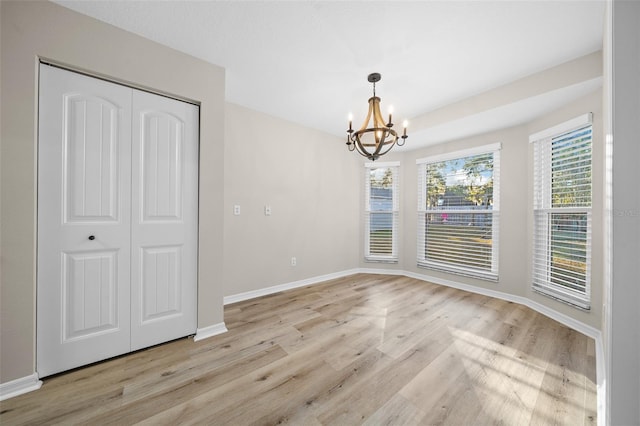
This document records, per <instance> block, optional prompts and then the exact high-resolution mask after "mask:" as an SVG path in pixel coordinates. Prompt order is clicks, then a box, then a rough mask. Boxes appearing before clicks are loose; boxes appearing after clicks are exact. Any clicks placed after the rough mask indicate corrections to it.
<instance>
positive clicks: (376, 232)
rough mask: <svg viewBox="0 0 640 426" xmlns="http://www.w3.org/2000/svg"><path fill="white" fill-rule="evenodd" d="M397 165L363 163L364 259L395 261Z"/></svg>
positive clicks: (396, 252)
mask: <svg viewBox="0 0 640 426" xmlns="http://www.w3.org/2000/svg"><path fill="white" fill-rule="evenodd" d="M399 169H400V167H399V163H397V162H392V163H367V164H365V220H364V222H365V232H364V234H365V241H364V247H365V259H366V260H368V261H380V262H397V261H398V215H399V210H400V200H399V193H398V192H399V191H398V187H399V176H398V175H399Z"/></svg>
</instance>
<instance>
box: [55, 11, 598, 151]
mask: <svg viewBox="0 0 640 426" xmlns="http://www.w3.org/2000/svg"><path fill="white" fill-rule="evenodd" d="M56 3H59V4H61V5H63V6H65V7H68V8H71V9H73V10H76V11H78V12H80V13H83V14H86V15H89V16H92V17H95V18H97V19H99V20H102V21H105V22H108V23H110V24H113V25H115V26H117V27H120V28H123V29H125V30H128V31H131V32H133V33H136V34H139V35H141V36H143V37H146V38H149V39H152V40H155V41H157V42H159V43H162V44H164V45H167V46H170V47H172V48H175V49H177V50H180V51H183V52H186V53H188V54H191V55H193V56H196V57H198V58H201V59H203V60H205V61H208V62H210V63H213V64H216V65H220V66H222V67H224V68H225V69H226V99H227V101H230V102H233V103H237V104H240V105H243V106H246V107H248V108H252V109H255V110H258V111H262V112H265V113H268V114H271V115H274V116H277V117H281V118H284V119H287V120H290V121H293V122H296V123H299V124H302V125H305V126H308V127H312V128H316V129H320V130H323V131H326V132H328V133H331V134H334V135H338V136H340V137H343V136H344V135H345V130H346V127H347V126H346V125H347V123H346V120H347V116H348V114H349V113H350V112H351V113H353V114H354V116H355V120H354V125H359V124H360V121H361V120H362V119H363V118H364V115H365V114H366V109H367V99H368V98H369V96H371V85H370V83H368V82H367V80H366V78H367V75H368V74H369V73H371V72H379V73H381V74H382V81H381V82H380V83H378V84H377V85H376V91H377V94H378V96H380V97H381V99H382V107H383V110H384V109H386V107H387V106H388V105H393V106H394V111H395V112H394V117H395V120H394V121H396V122H397V123H399V122H400V121H401V120H402V119H403V118H408V119H409V120H411V119H412V118H414V117H418V116H420V115H423V114H425V113H428V112H429V111H432V110H434V109H436V108H439V107H442V106H445V105H448V104H451V103H454V102H457V101H460V100H463V99H466V98H468V97H470V96H474V95H477V94H479V93H482V92H485V91H487V90H490V89H492V88H495V87H498V86H501V85H504V84H506V83H509V82H512V81H514V80H517V79H519V78H522V77H525V76H527V75H531V74H534V73H537V72H540V71H542V70H545V69H547V68H550V67H553V66H555V65H558V64H561V63H563V62H566V61H569V60H572V59H575V58H578V57H581V56H583V55H586V54H589V53H592V52H595V51H597V50H599V49H601V47H602V36H603V24H604V11H605V3H604V0H588V1H587V0H563V1H560V0H554V1H540V0H537V1H515V0H514V1H483V0H474V1H412V2H408V1H375V2H374V1H184V0H180V1H177V0H173V1H157V0H156V1H113V0H112V1H77V0H74V1H68V0H56ZM595 84H596V85H597V82H596V83H595ZM592 90H595V89H594V82H587V83H584V84H581V85H578V86H573V87H569V88H567V89H566V90H557V91H555V92H554V93H549V94H546V95H544V96H541V97H538V99H530V100H523V101H522V102H518V103H514V104H513V105H507V106H504V107H502V108H500V110H498V111H493V112H492V113H491V114H493V117H495V118H497V117H500V119H499V120H494V121H496V123H495V125H494V127H493V128H496V127H495V126H499V127H507V126H510V125H514V124H519V123H521V122H524V121H526V120H527V119H531V118H534V117H535V114H540V109H541V108H548V109H552V108H553V107H557V106H559V105H562V104H563V103H564V102H567V101H569V100H572V99H574V98H576V97H577V96H580V95H583V94H585V93H588V92H589V91H592ZM529 107H531V108H529ZM383 112H384V111H383ZM491 114H490V115H491ZM491 120H492V118H491V117H490V116H472V117H469V118H467V119H465V120H461V121H460V122H452V123H449V124H448V125H441V126H438V128H434V129H433V132H431V133H430V132H429V131H422V132H420V133H421V134H423V136H422V137H421V138H419V139H420V140H413V141H412V146H413V147H414V148H415V147H418V146H422V145H425V144H430V143H437V142H441V141H444V140H449V139H453V138H455V137H462V136H465V135H466V134H465V133H473V132H478V131H487V130H492V127H491V126H490V125H488V124H487V123H488V122H490V121H491ZM474 123H475V124H474ZM478 125H479V127H478ZM474 126H475V127H474ZM410 130H411V129H410ZM410 136H412V135H411V132H410ZM412 139H414V138H410V139H409V140H412ZM407 145H409V143H407Z"/></svg>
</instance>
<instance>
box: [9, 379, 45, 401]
mask: <svg viewBox="0 0 640 426" xmlns="http://www.w3.org/2000/svg"><path fill="white" fill-rule="evenodd" d="M40 386H42V381H41V380H40V379H39V378H38V375H37V374H35V373H34V374H32V375H31V376H27V377H21V378H19V379H15V380H12V381H10V382H7V383H0V401H4V400H5V399H9V398H13V397H14V396H18V395H22V394H23V393H27V392H32V391H34V390H38V389H40Z"/></svg>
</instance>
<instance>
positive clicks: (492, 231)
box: [417, 144, 500, 280]
mask: <svg viewBox="0 0 640 426" xmlns="http://www.w3.org/2000/svg"><path fill="white" fill-rule="evenodd" d="M417 163H418V227H417V229H418V236H417V237H418V250H417V253H418V265H419V266H422V267H426V268H431V269H438V270H443V271H446V272H451V273H455V274H461V275H468V276H473V277H476V278H482V279H489V280H497V279H498V236H499V233H498V230H499V218H500V144H493V145H487V146H482V147H478V148H474V149H470V150H465V151H458V152H454V153H450V154H447V155H444V156H438V157H429V158H425V159H421V160H418V161H417Z"/></svg>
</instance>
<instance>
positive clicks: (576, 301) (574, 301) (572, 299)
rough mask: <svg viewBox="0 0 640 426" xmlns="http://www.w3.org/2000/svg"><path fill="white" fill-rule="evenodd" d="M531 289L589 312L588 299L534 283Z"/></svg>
mask: <svg viewBox="0 0 640 426" xmlns="http://www.w3.org/2000/svg"><path fill="white" fill-rule="evenodd" d="M532 289H533V291H534V292H535V293H538V294H541V295H543V296H546V297H549V298H551V299H554V300H557V301H558V302H561V303H564V304H565V305H569V306H571V307H574V308H576V309H580V310H581V311H585V312H591V303H590V302H589V301H588V300H584V299H581V298H579V297H578V296H573V295H570V294H566V293H563V292H562V291H560V290H555V289H553V288H548V287H542V286H537V285H534V286H533V287H532Z"/></svg>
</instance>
